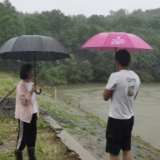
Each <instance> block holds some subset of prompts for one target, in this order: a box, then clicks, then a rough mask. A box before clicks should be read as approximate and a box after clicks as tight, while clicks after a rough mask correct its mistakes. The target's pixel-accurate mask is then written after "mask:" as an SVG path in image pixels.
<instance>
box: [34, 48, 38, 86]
mask: <svg viewBox="0 0 160 160" xmlns="http://www.w3.org/2000/svg"><path fill="white" fill-rule="evenodd" d="M34 83H35V85H36V83H37V82H36V55H35V51H34Z"/></svg>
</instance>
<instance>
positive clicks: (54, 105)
mask: <svg viewBox="0 0 160 160" xmlns="http://www.w3.org/2000/svg"><path fill="white" fill-rule="evenodd" d="M1 77H3V78H1ZM6 80H7V81H8V82H10V83H9V84H10V85H9V86H8V84H7V85H6ZM18 81H19V80H18V78H17V77H14V76H13V75H11V74H6V73H0V92H1V88H3V89H4V91H2V92H1V93H0V94H1V95H0V96H4V95H5V94H6V93H7V92H8V91H9V90H10V89H11V88H12V87H14V84H16V83H17V82H18ZM1 82H2V84H3V85H1ZM5 86H6V87H5ZM43 94H45V93H44V92H43ZM14 95H15V93H14V94H13V95H12V96H14ZM46 95H47V94H46ZM50 96H51V95H50ZM38 99H39V104H40V106H41V107H43V108H45V109H46V110H47V111H48V112H49V113H50V114H51V115H53V116H54V117H55V118H57V117H58V119H56V120H57V121H58V122H59V123H60V124H61V125H62V126H63V127H64V128H66V129H67V130H68V131H69V132H70V133H71V134H72V135H78V136H79V137H83V136H87V137H91V136H95V137H96V139H97V140H98V141H99V142H101V141H103V140H104V137H99V135H101V134H100V133H105V128H106V123H105V122H104V121H102V120H100V119H99V118H97V117H95V116H92V115H91V114H89V113H86V112H85V111H83V110H81V109H78V108H76V107H74V106H72V107H71V106H70V105H69V104H66V103H65V102H63V101H61V100H58V101H54V100H53V99H52V98H50V97H48V96H43V95H41V96H40V97H39V98H38ZM7 121H8V122H9V121H10V123H12V124H15V123H17V122H15V120H14V119H10V120H7ZM41 121H43V120H41ZM10 123H9V124H10ZM0 124H3V125H2V129H1V128H0V144H3V141H4V140H5V138H6V137H4V136H3V135H7V133H9V132H10V133H12V134H9V135H10V136H9V137H11V139H12V140H13V139H14V142H15V138H16V136H15V134H16V133H17V132H16V131H17V129H16V128H15V127H10V126H9V127H8V131H6V132H5V131H4V130H3V128H4V126H5V125H6V126H7V125H8V124H7V123H5V122H3V121H2V118H0ZM40 124H41V125H40V126H42V128H41V127H40V128H39V132H40V133H39V137H38V143H37V149H38V156H39V157H41V159H42V160H43V155H44V157H45V155H47V156H48V160H50V159H53V158H51V157H54V156H55V157H56V156H58V159H56V158H57V157H56V158H55V159H56V160H59V156H60V155H63V154H62V153H65V147H64V146H63V145H62V144H59V143H58V144H57V145H60V146H59V149H58V150H57V148H56V143H55V141H54V137H55V136H54V135H53V133H50V132H47V131H48V130H47V128H45V127H43V125H44V126H45V124H44V122H40ZM12 129H13V130H12ZM14 129H15V130H14ZM1 130H2V131H1ZM97 131H100V132H99V133H98V132H97ZM80 133H81V134H80ZM1 134H2V135H1ZM79 134H80V135H79ZM44 135H45V137H44ZM46 135H47V136H46ZM6 140H7V139H6ZM133 140H134V141H136V142H138V143H139V144H142V146H143V147H144V146H145V147H147V148H150V149H151V150H152V151H150V152H153V155H155V156H156V154H154V151H155V150H156V149H155V148H152V146H150V145H149V144H148V143H146V142H145V141H143V140H141V139H140V138H138V137H133ZM44 142H47V146H48V144H50V143H51V144H54V145H50V146H49V148H48V147H45V146H46V145H45V143H44ZM61 145H62V146H61ZM43 146H44V147H43ZM139 146H140V145H139ZM139 146H138V147H137V148H138V149H139V151H138V152H137V153H136V154H137V155H136V156H135V157H137V158H139V159H143V157H145V158H144V159H146V160H154V158H152V157H150V155H149V156H146V155H144V154H143V153H141V152H140V151H141V150H140V149H142V148H143V147H141V146H140V147H139ZM0 148H1V147H0ZM55 148H56V149H55ZM42 149H43V150H42ZM54 149H55V150H54ZM102 149H103V148H102ZM147 150H148V149H147ZM0 152H1V151H0ZM51 152H52V153H54V152H56V153H57V152H58V154H57V155H51V154H52V153H51ZM42 153H43V154H42ZM12 156H13V153H12V152H6V153H3V154H2V153H1V154H0V159H2V157H3V159H4V160H12V159H13V157H12ZM140 157H141V158H140ZM9 158H10V159H9ZM62 159H63V158H62ZM53 160H54V159H53Z"/></svg>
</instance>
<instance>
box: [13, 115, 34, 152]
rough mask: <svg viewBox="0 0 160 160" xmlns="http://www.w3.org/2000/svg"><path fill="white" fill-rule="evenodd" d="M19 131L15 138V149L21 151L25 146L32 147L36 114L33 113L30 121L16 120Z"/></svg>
mask: <svg viewBox="0 0 160 160" xmlns="http://www.w3.org/2000/svg"><path fill="white" fill-rule="evenodd" d="M18 123H19V133H18V139H17V146H16V151H23V150H24V149H25V147H26V145H27V148H28V149H30V148H34V147H35V143H36V137H37V114H33V116H32V120H31V123H26V122H22V121H20V120H18Z"/></svg>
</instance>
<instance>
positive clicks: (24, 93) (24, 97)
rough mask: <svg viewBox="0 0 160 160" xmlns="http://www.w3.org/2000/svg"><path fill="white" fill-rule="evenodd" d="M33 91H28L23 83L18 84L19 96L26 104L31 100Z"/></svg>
mask: <svg viewBox="0 0 160 160" xmlns="http://www.w3.org/2000/svg"><path fill="white" fill-rule="evenodd" d="M32 93H33V92H27V91H26V89H25V87H24V85H23V84H19V85H18V86H17V96H18V98H19V99H20V101H21V102H22V104H23V105H24V106H26V105H28V103H29V102H31V98H32Z"/></svg>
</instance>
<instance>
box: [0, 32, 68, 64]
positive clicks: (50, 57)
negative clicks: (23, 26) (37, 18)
mask: <svg viewBox="0 0 160 160" xmlns="http://www.w3.org/2000/svg"><path fill="white" fill-rule="evenodd" d="M0 55H1V56H2V58H3V59H15V60H21V61H26V62H29V61H34V56H35V61H56V60H59V59H64V58H70V56H69V54H68V53H67V50H66V49H65V48H64V47H63V46H62V44H61V43H60V42H58V41H57V40H55V39H54V38H51V37H45V36H39V35H23V36H20V37H16V38H12V39H10V40H8V41H7V42H6V43H4V44H3V45H2V47H1V48H0Z"/></svg>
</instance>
